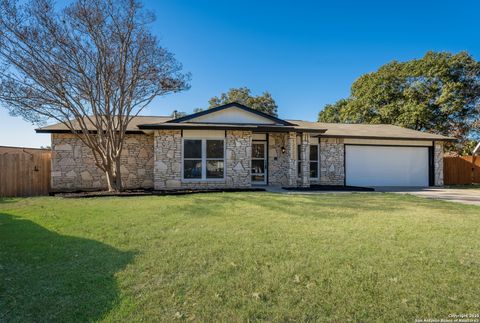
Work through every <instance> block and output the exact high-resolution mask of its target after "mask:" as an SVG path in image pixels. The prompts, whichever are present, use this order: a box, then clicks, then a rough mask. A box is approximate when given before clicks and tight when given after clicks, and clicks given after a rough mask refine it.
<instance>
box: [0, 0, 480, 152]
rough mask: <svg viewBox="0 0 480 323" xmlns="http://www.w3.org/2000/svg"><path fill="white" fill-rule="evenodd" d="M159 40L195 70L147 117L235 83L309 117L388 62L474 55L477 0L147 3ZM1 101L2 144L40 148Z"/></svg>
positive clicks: (40, 140)
mask: <svg viewBox="0 0 480 323" xmlns="http://www.w3.org/2000/svg"><path fill="white" fill-rule="evenodd" d="M59 5H60V6H61V5H62V2H59ZM144 5H145V8H146V9H148V10H151V11H153V12H154V13H155V14H156V17H157V19H156V21H155V22H154V23H153V24H152V25H151V26H150V27H151V29H152V31H153V33H154V34H156V35H157V36H158V38H159V41H160V44H161V45H162V46H163V47H165V48H167V49H168V50H170V51H171V52H173V53H174V54H175V57H176V58H177V59H178V60H179V61H180V62H181V63H182V64H183V68H184V71H186V72H190V73H191V75H192V79H191V88H190V89H189V90H188V91H185V92H182V93H176V94H171V95H168V96H165V97H161V98H158V99H156V100H155V101H154V102H153V103H152V104H151V105H150V106H149V107H147V109H145V110H144V111H143V113H142V114H144V115H169V114H170V113H171V112H172V111H173V110H178V111H184V112H187V113H191V112H192V111H193V109H194V108H197V107H206V106H208V100H209V99H210V98H211V97H212V96H216V95H219V94H221V93H222V92H226V91H228V89H230V88H233V87H243V86H246V87H249V88H250V89H251V90H252V92H253V93H254V94H261V93H262V92H264V91H268V92H270V93H271V94H272V96H273V98H274V99H275V101H276V102H277V105H278V113H279V117H280V118H285V119H303V120H310V121H314V120H316V119H317V115H318V112H319V111H320V110H321V109H322V108H323V107H324V106H325V104H328V103H333V102H335V101H337V100H338V99H341V98H345V97H347V96H348V95H349V89H350V86H351V84H352V83H353V82H354V81H355V79H357V78H358V77H359V76H361V75H362V74H364V73H368V72H373V71H375V70H377V69H378V68H379V67H380V66H382V65H383V64H386V63H388V62H391V61H393V60H399V61H405V60H409V59H413V58H420V57H422V56H423V55H424V54H425V52H427V51H429V50H433V51H449V52H454V53H456V52H459V51H462V50H466V51H468V52H469V53H470V54H472V55H473V56H474V57H475V58H476V59H480V33H479V31H480V25H479V24H478V13H479V12H480V2H478V1H462V0H457V1H438V0H437V1H420V0H417V1H301V0H297V1H282V0H277V1H259V0H257V1H250V0H243V1H216V0H212V1H199V0H197V1H187V0H163V1H154V0H151V1H147V0H144ZM34 129H35V125H32V124H30V123H28V122H26V121H24V120H22V119H21V118H18V117H11V116H9V114H8V111H7V110H6V109H5V108H4V107H0V145H8V146H25V147H40V146H47V145H49V144H50V136H49V135H48V134H36V133H35V132H34Z"/></svg>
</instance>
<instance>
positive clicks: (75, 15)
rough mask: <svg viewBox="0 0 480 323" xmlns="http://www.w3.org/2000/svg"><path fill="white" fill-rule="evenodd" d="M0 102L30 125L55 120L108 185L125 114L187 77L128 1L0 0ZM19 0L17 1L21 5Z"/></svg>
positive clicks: (116, 182)
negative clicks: (59, 0)
mask: <svg viewBox="0 0 480 323" xmlns="http://www.w3.org/2000/svg"><path fill="white" fill-rule="evenodd" d="M0 1H1V2H0V3H1V5H0V64H1V66H0V67H1V68H0V102H2V103H3V105H5V106H6V107H7V108H8V109H9V110H10V113H11V114H13V115H19V116H22V117H23V118H24V119H26V120H28V121H31V122H33V123H37V124H40V123H44V122H45V121H52V120H56V121H58V122H61V123H63V124H64V125H65V126H67V127H68V129H70V130H71V131H72V133H74V134H75V135H76V136H78V138H79V139H81V140H82V142H83V143H84V144H85V145H87V146H88V147H89V148H90V149H91V150H92V153H93V157H94V158H95V163H96V165H97V166H98V167H99V168H100V169H101V170H103V171H104V172H105V174H106V178H107V185H108V189H109V190H121V189H122V182H121V176H120V154H121V152H122V148H123V142H124V138H125V132H126V129H127V126H128V124H129V123H130V121H131V120H132V118H133V117H135V116H136V115H138V113H139V112H140V111H142V109H143V108H144V107H145V106H147V105H148V104H149V103H150V102H152V100H153V99H154V98H155V97H157V96H161V95H166V94H168V93H172V92H178V91H182V90H185V89H188V87H189V85H188V81H189V75H188V74H183V73H182V72H181V69H182V67H181V64H180V63H178V62H177V61H176V60H175V58H174V57H173V55H172V54H171V53H170V52H169V51H167V50H166V49H164V48H162V47H161V46H160V45H159V43H158V41H157V39H156V37H155V36H154V35H152V34H151V33H150V31H149V30H148V28H147V27H148V25H149V24H150V23H151V22H153V20H154V17H153V15H152V14H150V13H148V12H146V11H145V10H144V9H143V8H142V6H141V4H140V3H139V2H137V1H136V0H74V1H73V2H72V3H71V4H70V5H68V6H67V7H65V8H63V9H62V10H56V9H55V6H54V3H53V2H52V1H50V0H32V1H30V2H28V3H24V2H23V1H22V2H18V1H17V0H0ZM22 3H23V4H22Z"/></svg>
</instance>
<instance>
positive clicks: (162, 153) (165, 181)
mask: <svg viewBox="0 0 480 323" xmlns="http://www.w3.org/2000/svg"><path fill="white" fill-rule="evenodd" d="M154 136H155V171H154V179H155V189H158V190H162V189H176V188H192V189H208V188H227V187H228V188H245V187H250V184H251V178H250V169H251V156H252V155H251V154H252V150H251V146H252V132H251V131H226V137H225V166H224V167H225V174H226V175H225V179H219V180H208V181H201V180H183V179H182V134H181V131H180V130H159V131H155V135H154Z"/></svg>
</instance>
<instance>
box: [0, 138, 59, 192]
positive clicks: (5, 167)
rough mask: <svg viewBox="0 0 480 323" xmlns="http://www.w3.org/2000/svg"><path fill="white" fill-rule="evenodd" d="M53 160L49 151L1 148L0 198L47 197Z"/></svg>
mask: <svg viewBox="0 0 480 323" xmlns="http://www.w3.org/2000/svg"><path fill="white" fill-rule="evenodd" d="M51 159H52V158H51V152H50V150H48V149H32V148H17V147H0V196H8V197H14V196H35V195H47V194H48V193H49V191H50V172H51Z"/></svg>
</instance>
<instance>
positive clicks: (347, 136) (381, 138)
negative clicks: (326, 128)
mask: <svg viewBox="0 0 480 323" xmlns="http://www.w3.org/2000/svg"><path fill="white" fill-rule="evenodd" d="M322 137H323V138H357V139H377V140H383V139H387V140H418V141H422V140H432V141H448V142H455V141H457V140H458V139H456V138H449V137H445V138H433V137H430V138H418V137H388V136H381V137H379V136H353V135H329V134H325V135H322Z"/></svg>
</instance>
